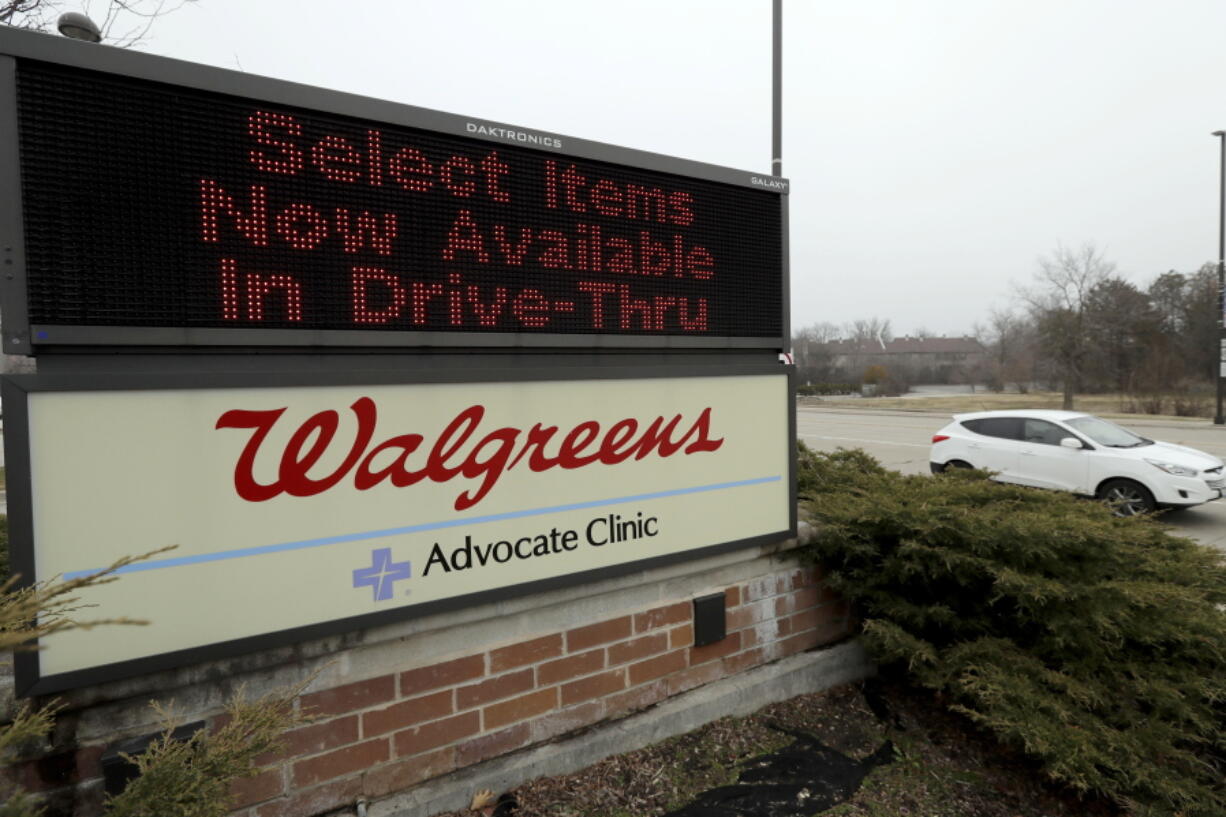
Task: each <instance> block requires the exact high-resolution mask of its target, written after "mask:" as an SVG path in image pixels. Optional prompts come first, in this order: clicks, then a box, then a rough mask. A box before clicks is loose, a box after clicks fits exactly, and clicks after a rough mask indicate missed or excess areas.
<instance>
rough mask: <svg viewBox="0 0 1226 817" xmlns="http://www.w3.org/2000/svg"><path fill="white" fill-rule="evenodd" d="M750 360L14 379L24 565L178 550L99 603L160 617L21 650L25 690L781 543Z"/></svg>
mask: <svg viewBox="0 0 1226 817" xmlns="http://www.w3.org/2000/svg"><path fill="white" fill-rule="evenodd" d="M755 368H756V370H757V371H762V372H764V373H756V374H741V375H732V376H718V377H712V376H681V377H671V376H670V377H642V376H638V377H633V376H627V377H624V378H618V379H601V380H580V381H573V380H567V381H562V380H548V379H532V378H528V379H524V380H520V381H517V382H507V381H489V382H476V383H474V382H465V383H428V384H414V385H405V384H395V383H388V384H383V385H327V386H319V385H313V386H301V387H298V386H268V387H258V388H253V387H235V386H233V385H232V384H226V385H224V386H218V387H202V388H190V389H180V388H175V389H171V388H167V389H164V390H163V389H159V388H156V387H155V388H150V387H149V386H148V385H147V384H146V385H145V386H143V387H141V388H132V389H127V388H110V389H108V390H104V391H89V390H72V389H71V388H67V389H66V388H65V387H64V385H63V384H60V385H57V386H55V387H51V388H47V387H45V386H40V381H39V379H38V378H32V379H29V380H23V379H21V378H13V379H10V380H9V381H8V383H7V384H6V388H7V392H6V395H5V407H6V414H9V413H10V412H9V411H8V410H9V409H10V408H11V407H12V406H13V405H14V404H17V405H19V406H20V409H19V410H18V411H17V417H16V422H17V424H18V426H19V427H18V428H17V429H14V428H12V426H11V423H12V422H13V418H12V417H11V416H9V417H6V420H7V421H9V424H10V428H9V429H7V430H8V431H9V432H10V437H12V436H13V431H15V430H16V431H17V435H18V438H19V439H18V441H16V442H10V447H12V446H14V445H20V444H21V442H22V441H24V445H23V446H21V451H28V456H29V459H30V465H31V468H30V480H29V484H28V485H20V486H12V485H11V486H10V511H11V512H13V513H14V514H15V516H16V517H18V519H16V523H15V526H14V527H15V531H14V538H15V540H16V541H15V546H16V548H17V551H18V553H17V554H16V555H17V559H18V561H19V562H21V563H23V564H25V565H26V568H27V569H32V570H33V573H34V575H35V577H36V578H37V579H39V580H50V579H53V578H54V577H57V576H63V577H65V578H73V577H78V576H84V575H89V574H90V573H93V572H96V571H98V570H100V569H102V568H104V567H106V566H107V565H109V564H111V563H112V562H113V561H115V560H116V559H119V558H120V557H123V556H127V555H133V554H137V553H142V552H146V551H150V550H153V549H156V548H160V547H164V546H168V545H174V546H175V549H174V550H172V551H170V552H167V553H163V554H159V555H157V556H154V557H152V558H150V559H148V560H145V561H143V562H140V563H138V564H135V565H132V566H130V567H128V568H125V569H124V570H123V571H121V573H120V576H119V579H118V581H115V582H113V583H111V584H107V585H104V586H101V587H97V588H91V589H90V590H88V591H87V592H86V593H85V594H84V599H83V600H84V601H85V602H87V603H90V604H94V605H97V607H96V608H95V609H94V610H93V611H92V612H93V613H94V614H95V615H96V616H97V617H105V618H118V617H131V618H138V619H145V620H148V621H149V622H150V623H149V624H148V625H147V626H144V627H139V628H136V627H106V628H99V629H95V630H90V631H82V632H69V633H65V634H62V635H58V636H57V637H56V638H54V639H49V640H48V641H47V642H46V644H45V647H46V649H45V650H44V651H42V652H41V653H39V654H38V655H37V656H30V657H26V658H25V659H23V660H24V662H25V667H24V670H23V672H22V674H23V675H24V676H25V679H24V680H26V681H27V682H31V683H36V685H37V687H38V689H39V690H40V691H42V690H51V689H54V688H62V687H65V686H72V685H75V684H76V683H80V682H83V681H86V680H90V681H92V680H98V679H102V678H107V677H119V676H122V675H128V674H132V673H135V672H144V671H149V670H152V669H157V668H162V667H166V666H174V665H176V664H180V663H184V662H186V661H188V660H200V659H201V658H208V657H218V656H222V655H226V654H231V653H234V652H239V651H242V650H244V649H256V648H261V647H266V646H268V645H269V644H270V643H275V642H276V641H278V640H283V641H287V642H288V641H293V640H297V639H301V638H305V637H312V636H316V635H325V634H328V633H330V632H341V631H345V630H351V629H353V628H354V626H355V625H365V624H377V623H379V622H380V621H392V620H395V619H398V618H404V617H408V616H411V615H419V614H422V613H427V612H432V611H437V610H441V609H446V608H448V607H454V606H459V605H461V604H470V603H474V602H477V601H484V600H491V599H495V598H501V597H505V596H508V595H514V594H518V593H523V592H529V591H531V590H536V589H541V588H543V587H547V586H555V585H558V584H564V583H568V582H572V581H580V580H582V581H590V580H592V579H593V578H600V577H601V576H602V575H614V574H616V573H618V572H625V571H627V570H628V569H631V568H630V567H629V566H631V565H633V566H634V568H633V569H639V568H641V567H643V566H645V565H646V564H648V563H652V562H663V561H669V560H676V559H680V558H689V557H693V556H694V555H697V553H698V552H700V551H704V550H707V551H710V550H712V549H718V548H720V547H736V546H743V545H746V544H752V543H754V542H756V541H759V540H761V541H764V542H765V541H768V540H778V538H779V537H780V535H781V534H784V535H786V534H787V533H789V532H791V531H793V530H794V516H793V513H794V512H793V509H794V507H795V503H794V501H793V496H792V488H791V486H792V479H791V472H790V468H791V466H790V462H791V456H790V448H791V442H790V440H791V428H790V424H789V402H788V397H789V394H790V391H789V385H788V376H787V374H786V373H783V372H780V371H779V370H778V369H774V370H771V369H769V368H765V369H764V368H763V367H755ZM767 372H768V373H767ZM673 374H675V373H673ZM43 382H44V383H45V382H46V381H43ZM21 451H15V452H14V451H10V461H11V459H12V456H13V455H14V454H15V455H16V456H18V457H20V456H22V453H21ZM23 500H24V501H23ZM14 504H16V505H17V506H18V507H16V508H14V507H13V505H14Z"/></svg>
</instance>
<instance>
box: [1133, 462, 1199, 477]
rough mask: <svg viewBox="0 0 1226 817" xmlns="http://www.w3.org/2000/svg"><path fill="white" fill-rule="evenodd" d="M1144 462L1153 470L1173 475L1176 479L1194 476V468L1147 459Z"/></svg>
mask: <svg viewBox="0 0 1226 817" xmlns="http://www.w3.org/2000/svg"><path fill="white" fill-rule="evenodd" d="M1145 461H1146V462H1148V463H1149V464H1150V465H1152V466H1154V467H1155V468H1158V469H1161V470H1163V471H1166V472H1167V473H1168V474H1174V475H1175V476H1177V477H1194V476H1196V469H1195V468H1185V467H1184V466H1182V465H1176V464H1175V463H1173V462H1163V461H1162V460H1151V459H1148V458H1147V459H1146V460H1145Z"/></svg>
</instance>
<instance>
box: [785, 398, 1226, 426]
mask: <svg viewBox="0 0 1226 817" xmlns="http://www.w3.org/2000/svg"><path fill="white" fill-rule="evenodd" d="M1063 402H1064V397H1063V395H1062V394H1061V393H1060V392H1030V393H1028V394H996V393H994V392H977V393H975V394H946V395H939V396H933V397H841V396H840V397H820V398H818V397H802V398H800V404H801V405H815V406H822V407H825V408H855V409H858V410H873V409H889V410H893V411H931V412H942V413H948V414H958V413H961V412H968V411H993V410H997V409H1059V408H1060V407H1061V405H1062V403H1063ZM1136 402H1137V401H1136V400H1135V399H1134V398H1132V397H1129V396H1128V395H1121V394H1079V395H1077V399H1076V401H1075V402H1074V403H1073V406H1074V408H1075V410H1077V411H1084V412H1086V413H1088V414H1098V415H1100V416H1104V417H1118V418H1132V419H1137V418H1146V417H1148V418H1153V419H1159V418H1160V419H1162V420H1183V421H1188V422H1194V423H1203V422H1204V421H1205V418H1204V417H1186V416H1182V417H1181V416H1176V415H1175V414H1151V413H1146V412H1141V411H1138V410H1137V408H1138V407H1137V405H1136ZM1164 405H1166V406H1167V407H1170V408H1171V410H1173V406H1174V399H1173V398H1172V399H1170V400H1167V401H1166V402H1165V404H1164Z"/></svg>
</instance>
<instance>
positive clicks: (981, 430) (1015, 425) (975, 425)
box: [962, 417, 1022, 440]
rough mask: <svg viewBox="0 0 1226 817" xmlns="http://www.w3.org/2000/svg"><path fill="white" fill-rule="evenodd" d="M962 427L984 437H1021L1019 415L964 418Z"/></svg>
mask: <svg viewBox="0 0 1226 817" xmlns="http://www.w3.org/2000/svg"><path fill="white" fill-rule="evenodd" d="M962 427H963V428H967V429H970V430H971V431H973V432H975V433H976V434H983V435H984V436H985V437H1000V438H1002V439H1005V440H1020V439H1022V418H1020V417H983V418H980V419H978V420H964V421H963V422H962Z"/></svg>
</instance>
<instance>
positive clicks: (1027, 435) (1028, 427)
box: [1022, 419, 1073, 445]
mask: <svg viewBox="0 0 1226 817" xmlns="http://www.w3.org/2000/svg"><path fill="white" fill-rule="evenodd" d="M1022 435H1023V437H1022V438H1023V439H1024V440H1025V441H1026V442H1028V443H1042V444H1043V445H1059V444H1060V441H1061V440H1062V439H1064V438H1065V437H1071V436H1073V435H1072V434H1069V433H1068V432H1067V431H1065V430H1064V429H1062V428H1060V426H1058V425H1056V424H1055V423H1049V422H1047V421H1046V420H1030V419H1026V420H1023V421H1022Z"/></svg>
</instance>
